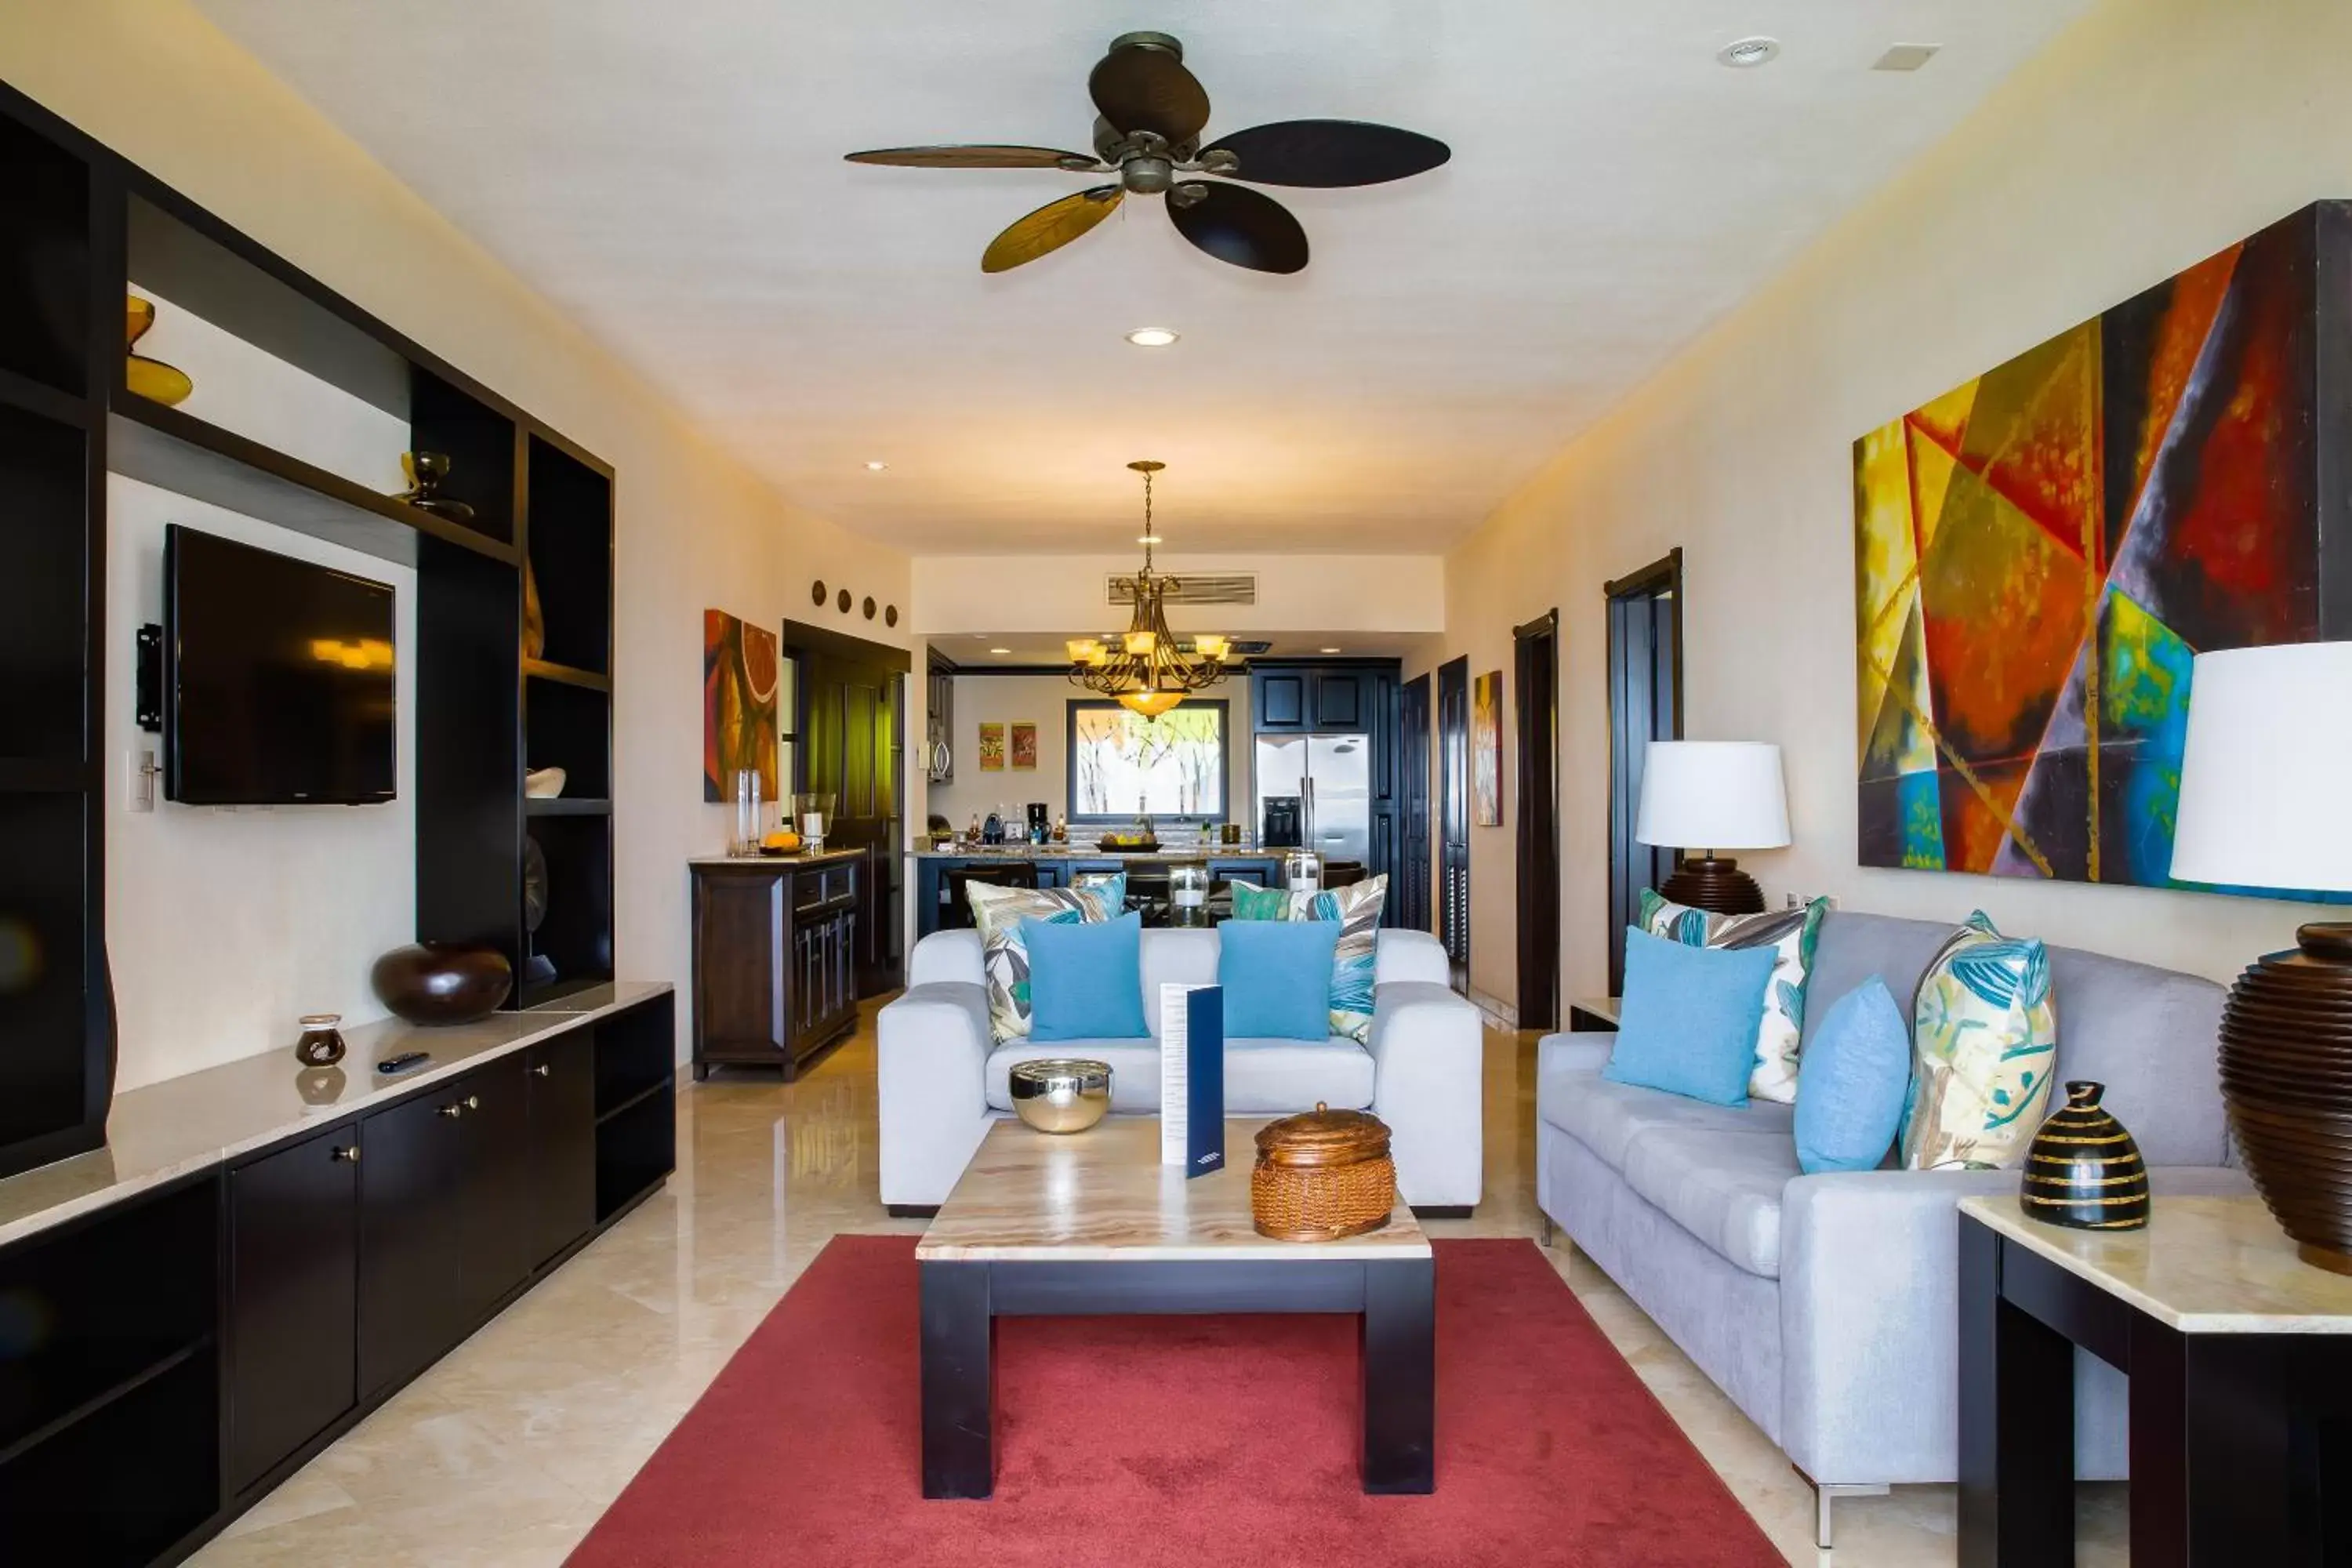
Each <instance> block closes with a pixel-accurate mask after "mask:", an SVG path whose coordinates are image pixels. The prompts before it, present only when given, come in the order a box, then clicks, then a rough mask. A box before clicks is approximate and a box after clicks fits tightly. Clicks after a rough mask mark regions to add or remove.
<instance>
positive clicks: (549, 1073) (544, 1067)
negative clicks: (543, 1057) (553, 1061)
mask: <svg viewBox="0 0 2352 1568" xmlns="http://www.w3.org/2000/svg"><path fill="white" fill-rule="evenodd" d="M530 1070H531V1075H532V1076H533V1077H534V1078H551V1077H553V1076H554V1073H555V1068H552V1067H551V1066H549V1065H548V1064H547V1063H545V1062H541V1063H540V1064H539V1065H538V1066H537V1067H535V1068H531V1069H530Z"/></svg>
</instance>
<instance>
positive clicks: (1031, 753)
mask: <svg viewBox="0 0 2352 1568" xmlns="http://www.w3.org/2000/svg"><path fill="white" fill-rule="evenodd" d="M1036 768H1037V726H1036V725H1034V724H1015V725H1013V771H1015V772H1016V773H1034V772H1035V771H1036Z"/></svg>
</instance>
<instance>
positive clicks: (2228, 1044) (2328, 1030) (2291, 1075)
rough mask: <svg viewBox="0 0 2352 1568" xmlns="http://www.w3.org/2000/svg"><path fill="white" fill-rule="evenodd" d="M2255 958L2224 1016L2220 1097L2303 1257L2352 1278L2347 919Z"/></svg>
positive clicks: (2350, 936) (2252, 1169) (2351, 936)
mask: <svg viewBox="0 0 2352 1568" xmlns="http://www.w3.org/2000/svg"><path fill="white" fill-rule="evenodd" d="M2295 940H2296V946H2295V947H2294V949H2293V950H2292V951H2290V952H2273V953H2271V954H2268V955H2267V956H2265V957H2263V958H2261V959H2258V960H2256V961H2255V963H2253V964H2252V966H2251V967H2249V968H2248V969H2247V970H2246V972H2245V973H2243V974H2242V975H2240V976H2239V977H2238V983H2237V984H2236V985H2235V986H2233V987H2231V992H2230V1000H2229V1004H2228V1005H2227V1006H2226V1007H2224V1008H2223V1009H2222V1013H2221V1099H2222V1100H2223V1102H2224V1103H2225V1104H2226V1105H2227V1106H2228V1107H2229V1112H2230V1131H2231V1135H2232V1136H2233V1138H2234V1139H2235V1140H2236V1142H2237V1145H2238V1152H2239V1153H2240V1154H2241V1155H2242V1156H2243V1157H2244V1160H2245V1163H2246V1172H2247V1173H2248V1174H2249V1175H2251V1176H2252V1177H2253V1179H2254V1185H2255V1186H2256V1187H2257V1188H2259V1189H2260V1190H2261V1192H2262V1194H2263V1202H2264V1203H2266V1204H2268V1205H2270V1210H2271V1213H2272V1214H2273V1215H2275V1216H2276V1217H2277V1219H2278V1222H2279V1225H2280V1227H2281V1228H2283V1229H2284V1231H2285V1232H2286V1233H2287V1235H2288V1236H2289V1237H2293V1238H2294V1241H2295V1243H2296V1250H2297V1253H2298V1255H2299V1256H2300V1257H2301V1258H2303V1260H2304V1261H2305V1262H2306V1263H2309V1264H2312V1265H2314V1266H2315V1267H2316V1268H2326V1269H2329V1270H2331V1271H2333V1272H2335V1273H2338V1274H2352V1087H2347V1082H2352V1079H2347V1069H2352V924H2314V925H2307V926H2305V927H2304V928H2303V929H2302V930H2301V931H2297V932H2296V933H2295Z"/></svg>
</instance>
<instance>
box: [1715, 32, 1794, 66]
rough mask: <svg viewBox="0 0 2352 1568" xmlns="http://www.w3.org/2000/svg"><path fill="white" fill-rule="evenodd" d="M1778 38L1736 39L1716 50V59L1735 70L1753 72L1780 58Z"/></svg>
mask: <svg viewBox="0 0 2352 1568" xmlns="http://www.w3.org/2000/svg"><path fill="white" fill-rule="evenodd" d="M1715 58H1717V60H1718V61H1720V62H1721V63H1722V64H1724V65H1727V66H1729V67H1730V68H1732V69H1734V70H1753V69H1755V68H1757V67H1758V66H1763V65H1770V64H1771V63H1772V62H1773V60H1775V59H1777V58H1780V39H1778V38H1767V37H1753V38H1735V39H1734V40H1732V41H1731V42H1730V43H1727V44H1726V45H1724V46H1723V47H1721V48H1719V49H1717V50H1716V52H1715Z"/></svg>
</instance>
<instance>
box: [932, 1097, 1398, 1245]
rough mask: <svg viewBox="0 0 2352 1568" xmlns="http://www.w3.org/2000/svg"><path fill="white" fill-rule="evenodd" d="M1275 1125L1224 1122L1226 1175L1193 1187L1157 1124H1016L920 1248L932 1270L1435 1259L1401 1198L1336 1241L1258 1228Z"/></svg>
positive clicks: (983, 1152)
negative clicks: (1263, 1168) (1383, 1220)
mask: <svg viewBox="0 0 2352 1568" xmlns="http://www.w3.org/2000/svg"><path fill="white" fill-rule="evenodd" d="M1273 1120H1275V1119H1274V1118H1272V1117H1263V1116H1262V1117H1253V1118H1248V1119H1244V1120H1236V1121H1227V1122H1226V1123H1225V1168H1224V1169H1223V1170H1222V1171H1213V1172H1211V1173H1209V1174H1207V1175H1205V1176H1194V1177H1192V1178H1191V1179H1189V1180H1188V1179H1186V1177H1185V1175H1184V1172H1183V1168H1182V1167H1181V1166H1177V1165H1163V1164H1161V1163H1160V1119H1159V1118H1158V1117H1156V1116H1110V1117H1106V1118H1104V1119H1103V1120H1102V1121H1098V1122H1097V1123H1096V1124H1095V1125H1094V1126H1093V1127H1090V1128H1088V1129H1087V1131H1084V1132H1075V1133H1066V1134H1058V1135H1057V1134H1055V1133H1048V1132H1040V1131H1037V1130H1036V1129H1034V1128H1033V1127H1031V1126H1029V1125H1028V1124H1027V1123H1025V1122H1024V1121H1020V1120H1018V1119H1017V1118H1007V1119H1006V1120H1004V1121H999V1122H997V1123H996V1125H994V1126H993V1127H992V1128H990V1129H989V1131H988V1135H987V1136H986V1137H985V1138H983V1139H982V1140H981V1144H980V1150H979V1152H977V1153H975V1154H973V1155H972V1158H971V1164H970V1165H969V1166H967V1167H965V1170H964V1173H963V1176H962V1178H961V1180H959V1181H958V1182H957V1183H956V1185H955V1190H954V1191H953V1192H951V1193H950V1194H948V1201H947V1202H946V1203H945V1204H943V1205H940V1212H939V1215H938V1217H937V1218H935V1219H933V1220H932V1221H931V1226H930V1228H929V1230H927V1231H925V1232H924V1233H923V1239H922V1241H921V1242H920V1243H919V1244H918V1245H917V1247H916V1248H915V1256H916V1258H918V1259H919V1260H922V1261H924V1262H933V1263H938V1262H961V1263H983V1262H985V1263H1014V1262H1017V1263H1146V1262H1158V1261H1163V1260H1169V1259H1178V1260H1192V1261H1211V1260H1213V1261H1219V1262H1250V1261H1256V1260H1261V1259H1268V1258H1358V1259H1366V1260H1372V1261H1382V1260H1396V1259H1404V1258H1427V1257H1429V1256H1430V1251H1429V1238H1428V1237H1425V1236H1423V1234H1422V1231H1421V1226H1420V1224H1419V1223H1418V1222H1417V1221H1415V1220H1414V1218H1413V1217H1412V1210H1411V1209H1410V1208H1407V1207H1406V1206H1405V1204H1404V1200H1403V1199H1402V1198H1400V1199H1398V1200H1397V1205H1396V1207H1395V1208H1394V1209H1392V1210H1391V1211H1390V1213H1389V1223H1388V1224H1387V1225H1386V1226H1382V1227H1381V1229H1379V1230H1375V1231H1372V1232H1370V1233H1369V1234H1367V1235H1364V1236H1351V1237H1347V1238H1345V1239H1344V1240H1339V1241H1276V1240H1274V1239H1273V1238H1271V1237H1263V1236H1260V1235H1258V1233H1257V1232H1256V1230H1255V1229H1254V1228H1253V1227H1252V1226H1251V1224H1250V1192H1249V1185H1250V1165H1251V1163H1252V1162H1253V1161H1255V1159H1256V1157H1257V1145H1256V1144H1255V1142H1253V1140H1254V1139H1255V1137H1256V1135H1257V1130H1258V1129H1259V1128H1261V1127H1263V1126H1265V1124H1266V1123H1267V1122H1268V1121H1273Z"/></svg>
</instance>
